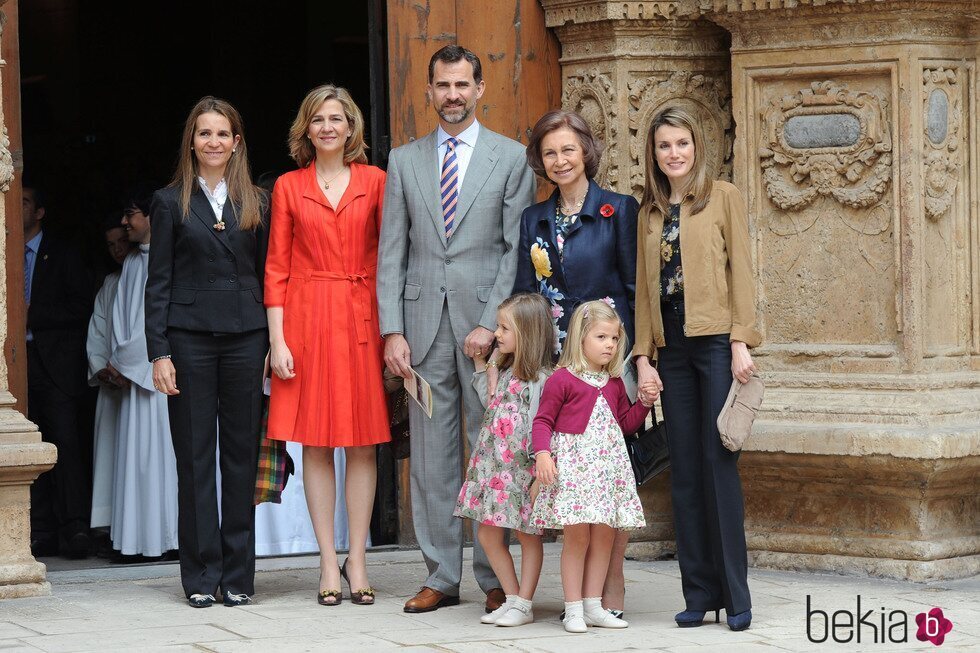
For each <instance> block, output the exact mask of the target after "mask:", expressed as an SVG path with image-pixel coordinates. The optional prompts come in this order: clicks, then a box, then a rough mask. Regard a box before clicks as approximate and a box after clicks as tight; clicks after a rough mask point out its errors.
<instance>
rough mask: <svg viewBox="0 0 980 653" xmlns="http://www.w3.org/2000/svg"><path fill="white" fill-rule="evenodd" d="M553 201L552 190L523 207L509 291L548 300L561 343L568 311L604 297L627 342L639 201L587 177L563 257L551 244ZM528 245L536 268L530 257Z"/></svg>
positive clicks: (630, 331) (630, 332) (633, 295)
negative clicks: (533, 202)
mask: <svg viewBox="0 0 980 653" xmlns="http://www.w3.org/2000/svg"><path fill="white" fill-rule="evenodd" d="M557 202H558V190H557V189H556V190H555V192H554V193H553V194H552V195H551V197H549V198H548V199H546V200H545V201H543V202H539V203H538V204H534V205H532V206H529V207H527V208H526V209H524V214H523V215H522V216H521V241H520V249H519V251H518V254H517V278H516V280H515V282H514V292H539V293H541V294H542V295H544V296H545V298H546V299H548V300H549V301H550V302H551V305H552V315H553V316H554V317H555V318H556V323H557V326H558V337H559V340H560V341H561V343H564V341H565V334H566V332H567V331H568V322H569V319H571V317H572V312H574V311H575V308H576V307H577V306H578V305H579V304H581V303H582V302H586V301H589V300H593V299H604V298H606V297H608V298H610V299H611V300H612V301H613V303H614V304H615V307H616V311H617V312H618V313H619V317H620V319H622V320H623V325H624V326H625V327H626V336H627V337H628V338H629V340H630V346H632V343H633V310H634V306H635V303H636V302H635V299H636V216H637V213H638V212H639V208H640V205H639V204H638V203H637V201H636V200H635V199H633V198H632V197H630V196H629V195H620V194H619V193H614V192H612V191H610V190H604V189H602V188H599V185H598V184H596V183H595V182H594V181H589V190H588V192H587V193H586V196H585V203H584V204H583V205H582V211H581V212H580V213H579V217H578V220H576V221H575V224H573V225H572V226H571V228H570V229H569V233H568V236H567V237H566V238H565V249H564V254H565V255H564V261H562V260H560V259H559V256H558V247H557V245H556V242H555V240H556V231H555V211H556V210H557V208H558V204H557ZM606 205H608V206H609V207H611V208H612V214H611V215H609V216H608V217H606V216H604V215H602V213H601V209H602V207H604V206H606ZM606 212H607V213H608V209H607V211H606ZM532 248H533V249H534V250H535V251H534V257H535V258H536V260H537V261H538V269H535V265H534V261H533V260H532ZM545 255H546V256H547V259H545ZM546 261H547V262H546ZM548 263H550V270H551V275H550V276H547V275H546V274H540V273H542V272H547V269H548V267H549V265H548Z"/></svg>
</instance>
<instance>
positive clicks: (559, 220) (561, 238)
mask: <svg viewBox="0 0 980 653" xmlns="http://www.w3.org/2000/svg"><path fill="white" fill-rule="evenodd" d="M559 206H560V203H559ZM576 220H578V213H575V214H573V215H565V214H564V213H562V212H561V208H556V209H555V233H556V235H557V238H556V240H555V245H557V246H558V260H559V261H564V260H565V237H566V236H568V230H569V229H571V228H572V225H573V224H575V221H576Z"/></svg>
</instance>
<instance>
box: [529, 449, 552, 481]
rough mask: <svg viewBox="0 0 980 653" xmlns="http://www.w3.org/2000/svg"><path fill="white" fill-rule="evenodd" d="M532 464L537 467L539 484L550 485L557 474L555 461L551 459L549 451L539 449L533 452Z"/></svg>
mask: <svg viewBox="0 0 980 653" xmlns="http://www.w3.org/2000/svg"><path fill="white" fill-rule="evenodd" d="M534 465H535V467H536V468H537V474H538V480H539V481H541V485H551V484H552V483H554V482H555V477H556V476H557V475H558V468H557V467H555V461H554V460H552V459H551V452H550V451H539V452H538V453H536V454H534Z"/></svg>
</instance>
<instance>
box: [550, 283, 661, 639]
mask: <svg viewBox="0 0 980 653" xmlns="http://www.w3.org/2000/svg"><path fill="white" fill-rule="evenodd" d="M625 351H626V334H625V332H624V329H623V324H622V322H620V320H619V316H618V315H617V314H616V311H615V309H613V308H612V307H610V306H609V305H608V304H606V303H604V302H601V301H591V302H586V303H584V304H582V305H581V306H579V307H578V308H577V309H576V310H575V314H574V315H573V316H572V320H571V324H570V325H569V329H568V337H567V339H566V340H565V349H564V351H563V352H562V355H561V359H560V360H559V361H558V368H559V369H558V370H557V371H556V372H555V373H554V374H553V375H552V376H551V378H549V379H548V381H547V382H546V383H545V386H544V391H543V392H542V394H541V401H540V404H539V407H538V412H537V415H536V416H535V418H534V426H533V427H532V438H533V446H534V452H535V455H534V458H535V465H536V466H537V478H538V481H540V484H541V492H540V494H539V495H538V498H537V500H536V501H535V504H534V509H533V511H532V514H531V522H532V523H533V524H534V525H535V526H536V527H537V528H561V529H564V531H565V533H564V545H563V547H562V552H561V584H562V589H563V591H564V594H565V618H564V622H563V623H564V626H565V630H566V631H568V632H570V633H584V632H586V630H587V628H586V626H599V627H602V628H626V627H627V626H628V625H629V624H628V623H627V622H625V621H623V620H622V619H619V618H617V617H614V616H613V615H612V614H610V613H608V612H606V611H605V610H603V608H602V586H603V583H604V582H605V580H606V569H607V567H608V566H609V555H610V553H611V552H612V545H613V540H614V539H615V536H616V529H632V528H642V527H643V526H645V525H646V522H645V521H644V519H643V507H642V506H641V505H640V499H639V497H638V496H637V494H636V481H635V479H634V478H633V471H632V468H631V467H630V463H629V458H628V457H627V455H626V444H625V442H624V440H623V433H624V432H625V433H633V432H635V431H637V430H639V428H640V427H641V426H643V422H644V420H645V419H646V416H647V414H648V413H649V412H650V407H649V406H648V405H644V404H640V403H637V404H635V405H632V406H631V405H630V401H629V398H628V397H627V395H626V388H625V386H624V385H623V381H622V379H620V378H619V377H620V374H621V372H622V370H623V363H624V361H623V357H624V354H625ZM583 597H584V599H583Z"/></svg>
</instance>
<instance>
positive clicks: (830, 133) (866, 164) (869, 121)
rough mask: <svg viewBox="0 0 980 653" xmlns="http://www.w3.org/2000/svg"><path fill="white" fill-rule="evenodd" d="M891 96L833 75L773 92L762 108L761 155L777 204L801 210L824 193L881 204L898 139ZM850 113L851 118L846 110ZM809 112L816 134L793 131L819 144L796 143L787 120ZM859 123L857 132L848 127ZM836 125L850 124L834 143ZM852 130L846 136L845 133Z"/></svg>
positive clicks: (844, 199) (851, 203)
mask: <svg viewBox="0 0 980 653" xmlns="http://www.w3.org/2000/svg"><path fill="white" fill-rule="evenodd" d="M885 110H886V103H885V101H884V100H883V99H882V98H880V97H879V96H877V95H876V94H874V93H867V92H860V91H858V92H855V91H851V90H849V89H848V88H847V87H846V86H845V85H843V84H837V83H835V82H832V81H825V82H813V83H812V84H810V87H809V88H804V89H802V90H800V91H798V92H797V93H796V94H795V95H785V96H782V97H776V98H773V99H772V100H771V101H770V102H769V105H768V106H767V107H765V108H764V109H763V110H762V142H761V143H760V145H759V157H760V159H761V165H762V169H763V174H762V177H763V183H764V185H765V189H766V192H767V193H768V195H769V198H770V200H772V202H773V204H775V205H776V206H778V207H779V208H782V209H789V210H799V209H801V208H803V207H805V206H807V205H809V204H811V203H812V202H813V201H814V200H816V199H817V198H818V197H821V196H825V197H831V198H833V199H834V200H836V201H838V202H840V203H841V204H844V205H845V206H851V207H867V206H872V205H874V204H877V203H878V202H879V201H880V200H881V198H882V195H883V194H884V192H885V190H886V189H887V188H888V185H889V183H890V182H891V176H892V157H891V151H892V141H891V129H890V125H889V121H888V116H887V114H886V112H885ZM845 115H849V116H850V119H848V118H843V117H842V116H845ZM801 116H806V117H808V118H809V122H807V123H804V124H806V125H808V126H812V127H813V131H812V134H811V133H807V132H803V130H802V129H799V128H798V129H797V130H796V131H795V132H792V133H791V134H790V135H791V136H793V137H795V138H797V139H798V142H803V141H804V140H805V141H807V142H813V143H814V145H811V146H808V147H804V148H798V147H794V146H793V145H792V144H791V143H790V142H789V140H788V138H787V136H788V135H787V132H786V125H787V123H788V122H789V121H790V120H792V119H793V118H796V117H801ZM850 121H855V122H857V124H858V134H857V137H856V138H851V136H850V133H849V132H848V131H847V125H850V124H851V122H850ZM835 128H844V129H845V131H844V133H843V134H840V137H838V138H837V140H840V141H842V142H843V143H848V144H836V143H835V144H832V145H827V144H826V143H828V142H832V141H833V140H834V136H835ZM844 136H846V138H843V137H844Z"/></svg>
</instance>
